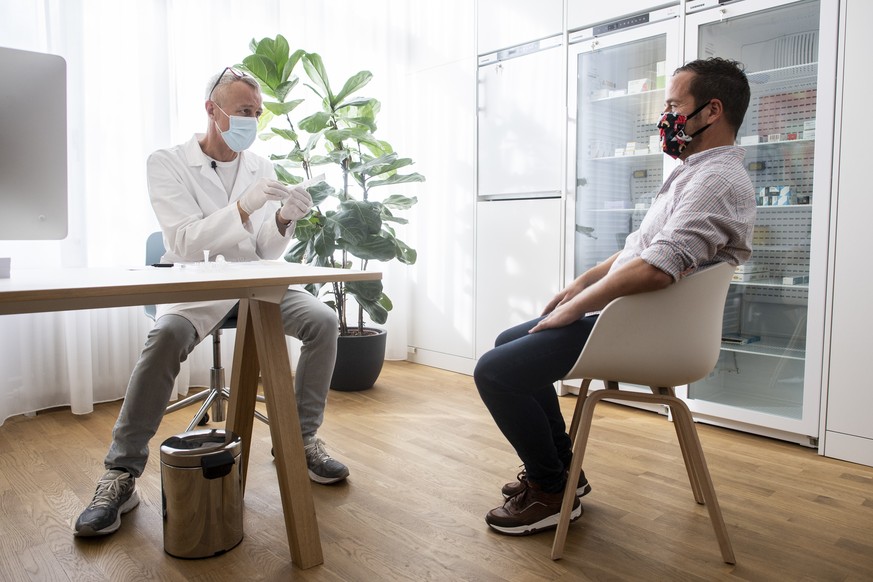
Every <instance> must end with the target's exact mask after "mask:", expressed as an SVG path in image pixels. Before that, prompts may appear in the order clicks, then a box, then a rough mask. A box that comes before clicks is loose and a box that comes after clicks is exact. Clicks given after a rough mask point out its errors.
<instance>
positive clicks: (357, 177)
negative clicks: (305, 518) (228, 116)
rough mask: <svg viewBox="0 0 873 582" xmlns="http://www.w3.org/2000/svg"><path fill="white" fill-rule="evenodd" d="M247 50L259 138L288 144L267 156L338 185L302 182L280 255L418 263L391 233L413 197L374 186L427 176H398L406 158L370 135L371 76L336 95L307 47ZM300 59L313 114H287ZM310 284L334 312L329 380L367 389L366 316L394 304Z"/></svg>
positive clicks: (345, 263) (348, 262) (371, 335)
mask: <svg viewBox="0 0 873 582" xmlns="http://www.w3.org/2000/svg"><path fill="white" fill-rule="evenodd" d="M250 49H251V54H250V55H248V56H247V57H245V58H244V59H243V64H242V65H241V67H242V68H243V69H245V70H246V71H247V72H248V73H250V74H251V75H252V76H253V77H255V78H256V79H257V80H258V81H259V83H260V85H261V90H262V92H263V94H264V114H263V115H262V116H261V119H260V121H259V127H260V129H261V131H262V133H261V137H262V138H263V139H275V138H279V139H282V140H284V141H286V142H288V146H289V150H288V151H287V152H286V153H281V154H273V155H272V156H271V158H272V160H273V161H274V166H275V169H276V175H277V176H278V178H279V180H280V181H282V182H284V183H286V184H299V183H301V182H302V181H304V180H310V179H312V177H313V176H315V175H318V174H320V173H322V170H324V169H327V170H328V171H331V170H332V175H334V176H336V180H337V181H338V182H339V183H338V185H337V187H334V186H331V185H330V184H329V183H328V181H320V182H318V183H316V184H314V185H312V186H310V187H308V188H307V190H308V191H309V193H310V194H311V195H312V199H313V204H314V205H313V208H312V211H311V212H310V213H309V214H308V215H307V216H305V217H303V218H302V219H300V220H299V221H297V224H296V230H295V235H294V236H295V239H296V240H295V243H294V244H293V245H292V246H291V249H290V250H289V252H288V254H287V255H286V257H285V258H286V260H288V261H292V262H301V263H306V264H311V265H318V266H325V267H335V268H345V269H349V268H355V269H360V270H365V269H366V268H367V265H368V263H369V261H373V260H375V261H391V260H395V259H396V260H398V261H400V262H401V263H404V264H408V265H411V264H413V263H415V260H416V252H415V250H414V249H412V248H411V247H409V245H407V244H406V243H404V242H403V241H402V240H400V239H399V238H397V236H396V233H395V230H394V225H398V224H406V223H407V220H406V219H405V218H403V217H401V216H398V215H397V214H395V212H397V211H403V210H407V209H409V208H411V207H412V206H413V205H414V204H415V203H416V202H417V199H416V198H415V197H414V196H412V197H408V196H403V195H401V194H396V193H390V194H389V195H387V196H382V197H381V198H377V197H375V196H374V195H373V194H374V192H373V191H374V190H376V189H379V190H380V191H387V190H388V189H387V188H385V187H386V186H395V185H398V184H405V183H410V182H422V181H424V176H422V175H420V174H418V173H415V172H413V173H406V174H401V173H400V170H401V169H404V168H407V167H408V166H410V165H411V164H412V163H413V162H412V160H411V159H409V158H401V157H400V156H398V155H397V153H395V152H394V149H393V147H392V146H391V144H389V143H388V142H387V141H385V140H382V139H379V138H376V137H375V136H374V134H375V132H376V129H377V126H376V115H377V114H378V113H379V111H380V107H381V104H380V103H379V101H378V100H376V99H373V98H370V97H361V96H359V95H358V91H359V90H361V89H362V88H363V87H365V86H366V85H367V84H368V83H369V82H370V80H371V79H372V77H373V75H372V73H370V72H369V71H360V72H358V73H356V74H354V75H352V76H351V77H350V78H349V79H348V80H346V82H345V83H344V84H343V86H342V88H341V89H340V90H339V91H338V92H335V91H334V89H333V88H332V86H331V84H330V81H329V79H328V75H327V71H326V70H325V67H324V63H323V62H322V59H321V57H320V56H319V55H318V54H316V53H308V52H306V51H304V50H296V51H294V52H293V53H292V52H291V50H290V48H289V45H288V42H287V40H285V38H284V37H283V36H282V35H278V36H276V38H275V39H272V38H264V39H262V40H260V41H255V40H252V42H251V44H250ZM298 65H299V66H301V67H302V68H303V71H304V72H305V74H306V77H307V79H308V81H309V82H306V83H304V84H303V85H304V87H305V88H307V89H308V90H309V91H310V92H311V93H312V94H314V95H315V97H317V99H318V105H317V106H316V107H315V108H314V111H313V112H310V113H308V114H305V116H303V117H297V116H295V115H294V114H295V113H296V112H297V111H299V110H303V109H305V108H301V107H300V106H301V104H303V103H304V102H305V101H306V100H305V99H304V98H300V97H298V94H299V93H300V91H301V90H302V88H298V85H299V81H300V78H299V77H298V76H297V75H295V74H294V70H295V69H296V68H297V67H298ZM292 93H293V94H294V97H293V98H292ZM298 108H299V109H298ZM301 115H303V114H301ZM320 166H326V168H320ZM301 174H302V175H301ZM329 179H330V178H329ZM308 289H309V290H310V291H311V292H312V293H313V294H315V295H316V296H321V297H323V298H324V300H325V302H326V303H327V304H328V305H330V306H331V307H332V308H333V309H334V310H335V311H336V313H337V318H338V324H339V332H340V338H339V345H338V353H337V364H336V366H335V368H334V376H333V380H332V382H331V387H332V388H334V389H338V390H362V389H366V388H370V387H371V386H372V385H373V384H374V383H375V381H376V378H377V377H378V375H379V372H380V371H381V369H382V362H383V361H384V357H385V331H384V330H380V329H375V328H369V327H367V326H366V325H365V321H364V313H366V314H367V315H368V316H369V319H370V321H371V322H372V323H375V324H384V323H385V322H386V321H387V318H388V312H389V311H390V310H391V309H392V303H391V300H390V299H389V298H388V296H387V295H385V292H384V290H383V287H382V282H381V281H361V282H350V283H332V284H328V285H324V286H321V285H318V286H312V285H311V286H309V287H308ZM351 300H354V303H355V304H357V318H356V319H354V320H352V323H351V324H350V323H349V320H350V319H351V318H350V317H349V312H350V309H354V308H353V307H352V305H351ZM365 343H374V344H375V348H373V349H374V350H375V353H373V354H371V355H369V356H366V355H364V352H366V351H367V350H368V348H366V347H364V346H363V345H362V344H365ZM347 359H351V360H353V361H347Z"/></svg>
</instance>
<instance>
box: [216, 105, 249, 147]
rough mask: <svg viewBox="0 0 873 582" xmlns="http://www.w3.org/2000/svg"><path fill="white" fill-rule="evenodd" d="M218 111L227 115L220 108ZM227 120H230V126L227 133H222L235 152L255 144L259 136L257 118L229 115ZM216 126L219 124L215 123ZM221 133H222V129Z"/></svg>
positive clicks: (228, 145) (225, 141)
mask: <svg viewBox="0 0 873 582" xmlns="http://www.w3.org/2000/svg"><path fill="white" fill-rule="evenodd" d="M215 106H216V107H218V104H217V103H216V104H215ZM218 110H219V111H221V112H222V113H224V114H225V115H227V113H225V112H224V109H222V108H221V107H218ZM227 118H228V119H230V126H229V127H228V129H227V131H222V132H221V137H223V138H224V143H226V144H227V147H229V148H230V149H232V150H233V151H235V152H241V151H244V150H247V149H249V148H250V147H251V146H252V144H253V143H255V137H257V135H258V120H257V118H255V117H242V116H240V115H227ZM215 125H216V127H218V122H215ZM219 131H221V129H220V128H219Z"/></svg>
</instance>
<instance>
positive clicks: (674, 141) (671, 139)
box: [658, 101, 709, 159]
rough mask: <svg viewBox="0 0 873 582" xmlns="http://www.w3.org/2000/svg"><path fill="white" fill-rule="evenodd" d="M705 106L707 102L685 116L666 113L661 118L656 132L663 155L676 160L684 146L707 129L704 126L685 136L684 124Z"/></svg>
mask: <svg viewBox="0 0 873 582" xmlns="http://www.w3.org/2000/svg"><path fill="white" fill-rule="evenodd" d="M707 105H709V101H707V102H706V103H704V104H703V105H701V106H700V107H698V108H697V109H695V110H694V111H693V112H692V113H691V115H687V116H686V115H683V114H681V113H672V112H667V113H665V114H664V115H662V116H661V119H660V120H659V121H658V131H659V132H660V134H661V149H662V150H663V151H664V153H665V154H667V155H668V156H670V157H671V158H673V159H676V158H678V157H679V156H680V155H682V152H683V151H684V150H685V146H686V145H688V144H689V143H691V140H692V139H693V138H694V137H696V136H698V135H700V134H701V133H703V132H704V131H705V130H706V128H708V127H709V126H708V125H705V126H703V127H701V128H700V129H698V130H697V131H695V132H694V133H692V134H691V135H686V134H685V124H686V123H688V120H689V119H691V118H692V117H694V116H695V115H697V114H698V113H700V112H701V111H703V108H704V107H706V106H707Z"/></svg>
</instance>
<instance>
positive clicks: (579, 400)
mask: <svg viewBox="0 0 873 582" xmlns="http://www.w3.org/2000/svg"><path fill="white" fill-rule="evenodd" d="M590 385H591V380H588V379H586V380H582V385H581V386H579V396H577V397H576V408H574V409H573V420H571V421H570V431H569V432H568V433H567V434H569V435H570V438H571V439H573V441H575V440H576V431H577V430H579V417H580V416H581V414H582V406H583V405H584V404H585V399H586V398H588V387H589V386H590ZM573 446H574V447H575V444H574V445H573Z"/></svg>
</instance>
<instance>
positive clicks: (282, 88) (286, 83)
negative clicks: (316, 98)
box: [276, 72, 303, 102]
mask: <svg viewBox="0 0 873 582" xmlns="http://www.w3.org/2000/svg"><path fill="white" fill-rule="evenodd" d="M284 74H285V73H284V72H283V73H282V75H284ZM283 79H284V80H283V81H282V82H280V83H279V85H278V86H277V87H276V99H278V100H279V101H282V102H284V101H285V97H287V96H288V93H290V92H291V90H292V89H293V88H294V87H296V86H297V82H298V81H300V79H298V78H297V77H292V78H291V79H288V77H283ZM300 101H303V99H300Z"/></svg>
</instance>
